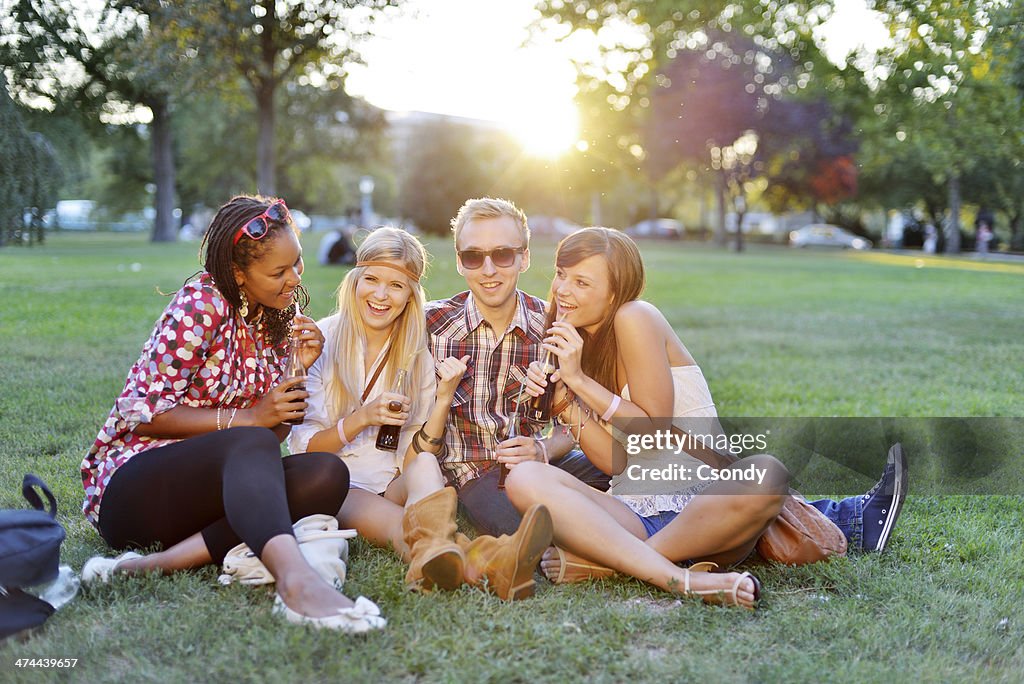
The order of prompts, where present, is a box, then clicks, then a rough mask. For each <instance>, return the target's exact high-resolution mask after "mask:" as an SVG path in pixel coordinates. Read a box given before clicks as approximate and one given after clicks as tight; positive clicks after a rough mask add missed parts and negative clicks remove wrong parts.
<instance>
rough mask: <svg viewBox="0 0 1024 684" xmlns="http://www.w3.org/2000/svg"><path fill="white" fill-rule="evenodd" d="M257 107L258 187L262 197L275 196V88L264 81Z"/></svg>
mask: <svg viewBox="0 0 1024 684" xmlns="http://www.w3.org/2000/svg"><path fill="white" fill-rule="evenodd" d="M256 106H257V108H258V110H259V112H258V116H259V122H260V129H259V140H258V142H257V145H256V149H257V153H258V155H259V162H258V163H259V167H258V169H257V174H256V187H257V189H258V190H259V192H260V194H262V195H270V196H273V195H274V194H275V193H276V192H277V179H276V177H275V175H274V171H275V169H274V166H275V160H274V86H273V84H272V83H270V82H267V81H264V82H263V83H261V84H260V88H259V90H258V91H257V92H256Z"/></svg>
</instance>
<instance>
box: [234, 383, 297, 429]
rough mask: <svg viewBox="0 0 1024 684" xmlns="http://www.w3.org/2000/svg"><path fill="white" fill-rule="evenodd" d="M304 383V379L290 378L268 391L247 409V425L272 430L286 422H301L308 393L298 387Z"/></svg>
mask: <svg viewBox="0 0 1024 684" xmlns="http://www.w3.org/2000/svg"><path fill="white" fill-rule="evenodd" d="M305 381H306V378H292V379H291V380H285V381H284V382H282V383H281V384H280V385H278V386H277V387H275V388H274V389H272V390H270V392H269V393H268V394H266V395H265V396H264V397H263V398H262V399H260V400H259V401H258V402H256V404H255V405H254V406H253V407H252V408H250V409H249V417H250V421H251V422H250V423H249V424H251V425H259V426H262V427H270V428H272V427H274V426H276V425H280V424H281V423H283V422H285V421H286V420H302V418H303V417H305V415H306V399H307V398H308V397H309V392H307V391H306V390H305V389H304V388H299V385H301V384H302V383H304V382H305Z"/></svg>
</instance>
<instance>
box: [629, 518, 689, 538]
mask: <svg viewBox="0 0 1024 684" xmlns="http://www.w3.org/2000/svg"><path fill="white" fill-rule="evenodd" d="M677 515H679V512H678V511H662V512H660V513H657V514H655V515H651V516H648V517H646V518H645V517H643V516H642V515H637V516H636V517H638V518H640V522H642V523H643V525H644V529H645V530H647V536H648V538H650V537H653V536H654V535H656V534H657V533H658V532H659V531H660V530H661V529H662V528H663V527H665V526H666V525H668V524H669V523H670V522H672V521H673V520H675V519H676V516H677Z"/></svg>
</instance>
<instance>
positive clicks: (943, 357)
mask: <svg viewBox="0 0 1024 684" xmlns="http://www.w3.org/2000/svg"><path fill="white" fill-rule="evenodd" d="M317 237H318V236H315V235H314V236H309V238H307V239H306V241H305V247H306V252H307V254H310V255H311V254H314V253H315V251H316V241H317ZM428 246H429V249H430V251H431V252H432V254H433V255H434V259H433V265H432V267H431V270H430V273H429V276H428V278H427V279H426V281H425V284H426V287H427V289H428V292H429V295H430V296H432V297H440V296H446V295H449V294H452V293H454V292H456V291H458V290H459V289H461V287H462V281H461V279H460V278H459V276H458V275H457V274H456V273H455V269H454V264H453V254H452V247H451V242H450V239H440V238H438V239H431V240H429V241H428ZM197 249H198V245H196V244H190V245H180V244H178V245H151V244H149V243H147V242H145V240H144V238H143V237H141V236H134V235H113V234H96V235H58V236H54V237H52V238H51V239H50V242H49V243H48V244H47V245H45V246H44V247H42V248H35V247H34V248H31V249H27V248H17V249H12V248H5V249H3V250H0V296H2V301H3V305H2V307H0V381H2V384H0V459H2V463H3V468H2V469H0V503H2V505H5V506H21V502H20V497H19V496H18V494H17V492H18V490H19V489H20V486H19V485H20V478H21V476H22V474H23V473H24V472H35V473H38V474H39V475H41V476H42V477H43V478H44V479H46V480H47V481H48V482H49V483H50V484H51V486H52V487H53V489H54V491H55V493H56V494H57V497H58V499H59V502H60V520H61V522H63V523H64V524H65V526H66V527H67V529H68V540H67V542H66V543H65V545H64V550H63V560H64V562H66V563H70V564H71V565H73V566H74V567H76V568H81V566H82V564H83V563H84V561H85V560H86V559H87V558H88V557H89V556H91V555H93V554H95V553H100V552H104V551H105V549H104V546H103V543H102V541H101V540H100V539H99V537H98V535H97V534H96V533H95V532H94V531H93V530H92V529H91V528H90V527H89V526H88V525H87V524H86V523H85V522H84V520H83V518H82V517H81V514H80V512H79V507H80V503H81V496H82V494H81V484H80V480H79V475H78V464H79V462H80V461H81V458H82V455H83V454H84V453H85V451H86V449H87V448H88V446H89V445H90V444H91V442H92V440H93V439H94V437H95V435H96V432H97V430H98V429H99V426H100V425H101V423H102V422H103V419H104V418H105V416H106V414H107V412H108V411H109V409H110V405H111V402H112V401H113V398H114V397H115V396H116V394H117V393H118V391H119V390H120V388H121V386H122V383H123V381H124V376H125V374H126V372H127V370H128V368H129V366H130V365H131V363H132V362H133V361H134V360H135V358H136V356H137V354H138V352H139V348H140V347H141V344H142V343H143V341H144V340H145V339H146V337H147V336H148V335H149V332H150V329H151V327H152V325H153V321H154V320H155V319H156V317H157V316H158V315H159V313H160V311H161V310H162V308H163V307H164V306H165V304H166V302H167V298H166V297H165V296H163V295H161V294H160V292H158V289H159V290H162V291H163V292H173V291H174V290H175V289H176V288H177V287H178V286H179V285H180V284H181V282H182V281H183V280H184V279H185V277H186V276H188V275H189V274H191V273H193V272H194V271H195V270H196V269H197V268H198V265H197V261H196V251H197ZM642 249H643V252H644V255H645V258H646V260H647V265H648V267H649V276H650V278H649V279H650V282H649V286H648V290H647V292H646V295H645V296H646V297H647V298H648V299H650V300H651V301H653V302H655V303H656V304H657V305H658V306H659V307H661V308H662V310H664V311H665V313H666V315H667V316H668V317H669V320H670V321H672V323H673V325H674V326H675V327H676V329H677V330H678V332H679V334H680V336H681V337H682V339H683V340H684V342H685V343H686V344H687V346H688V347H689V349H690V351H691V352H692V353H693V355H694V356H695V357H696V358H697V360H698V362H699V363H700V364H701V365H702V366H703V368H704V370H705V373H706V375H707V376H708V379H709V382H710V384H711V388H712V391H713V392H714V394H715V398H716V400H717V402H718V404H719V407H720V409H721V410H722V412H723V414H731V415H737V416H740V415H748V416H755V415H762V416H815V415H822V416H830V415H850V416H890V415H895V416H945V415H963V416H972V415H975V416H980V415H1001V416H1021V415H1024V396H1022V394H1021V392H1020V386H1021V373H1020V367H1021V364H1020V359H1021V358H1024V299H1022V298H1021V296H1020V292H1021V291H1022V287H1024V278H1022V277H1021V275H1020V274H1019V273H1017V272H1000V271H1001V270H1002V269H991V268H984V269H980V270H978V269H972V270H956V269H949V268H932V267H930V266H929V267H926V268H920V269H919V268H914V267H913V265H912V264H911V265H910V267H908V265H907V264H906V263H904V262H903V261H902V260H897V261H895V262H891V261H889V260H888V259H883V260H881V261H877V260H876V259H874V258H864V256H863V255H842V254H824V253H811V254H806V253H802V252H797V251H795V250H793V251H791V250H787V249H781V248H778V249H767V248H765V249H753V250H752V251H750V252H748V253H745V254H742V255H736V254H732V253H729V252H719V251H714V250H712V249H710V248H708V247H705V246H703V245H694V244H689V243H660V242H654V243H644V244H643V245H642ZM532 252H533V267H532V268H531V269H530V271H529V272H528V273H527V274H526V275H525V276H524V278H523V281H522V282H523V286H524V288H525V289H527V290H529V291H531V292H533V293H535V294H538V295H542V296H543V295H544V294H545V291H546V285H547V282H548V280H549V278H550V274H551V267H550V264H551V255H552V253H553V245H552V244H550V243H541V242H538V243H536V244H534V245H533V248H532ZM871 256H872V257H875V256H882V255H880V254H879V255H871ZM978 265H979V266H985V267H988V266H995V265H994V264H978ZM344 272H345V269H344V268H341V267H322V266H319V265H317V264H315V263H313V262H312V261H310V262H309V263H307V271H306V276H305V281H306V284H307V286H308V287H309V290H310V292H311V294H312V297H313V304H312V309H313V313H314V314H315V315H317V316H323V315H326V314H328V313H329V312H330V311H331V309H332V308H333V301H332V299H333V291H334V288H335V287H336V286H337V283H338V281H339V280H340V277H341V276H342V274H343V273H344ZM883 456H884V454H882V453H878V454H877V458H878V462H879V464H881V462H882V458H883ZM1022 516H1024V503H1022V499H1021V498H1020V497H948V496H947V497H928V498H925V497H915V496H913V494H912V496H911V498H910V500H909V501H908V503H907V505H906V508H905V513H904V516H903V518H902V519H901V522H900V525H899V527H898V528H897V531H896V535H895V538H894V541H893V544H892V548H891V550H890V552H889V553H886V554H884V555H880V556H879V555H873V556H867V557H854V558H848V559H840V560H838V561H836V562H833V563H830V564H828V565H825V566H820V567H809V568H800V569H796V570H786V569H780V568H760V569H758V570H757V572H758V575H759V576H760V577H761V579H762V580H763V581H764V584H765V587H766V601H765V605H764V607H763V609H762V610H761V611H759V612H758V613H755V614H748V613H745V612H742V611H729V610H720V609H711V608H706V607H704V606H701V605H698V604H694V603H691V602H688V601H687V602H678V601H676V600H675V599H673V598H671V597H669V596H667V595H666V594H664V593H662V592H660V591H657V590H654V589H651V588H649V587H647V586H646V585H642V584H640V583H638V582H634V581H626V580H611V581H607V582H603V583H600V584H594V585H590V586H576V587H553V586H551V585H548V584H547V583H546V582H543V581H541V582H540V583H539V584H540V588H539V591H538V595H537V596H536V597H535V598H533V599H530V600H528V601H525V602H522V603H519V604H513V605H505V604H502V603H501V602H499V601H497V600H495V599H493V598H491V597H487V596H484V595H482V594H480V593H478V592H474V591H469V590H464V591H460V592H457V593H455V594H451V595H430V596H418V595H411V594H407V593H406V592H405V591H404V590H403V588H402V576H403V574H404V569H403V568H402V566H401V564H400V563H399V561H397V560H396V559H394V558H393V557H392V556H391V555H390V554H388V553H385V552H383V551H378V550H375V549H371V548H369V547H367V546H366V545H365V544H363V543H360V542H357V543H356V544H355V545H354V548H353V554H352V564H351V572H350V580H349V583H348V585H347V586H346V591H347V593H349V594H350V595H357V594H365V595H366V596H368V597H370V598H372V599H374V600H375V601H377V602H378V603H379V604H380V605H381V606H382V608H383V610H384V612H385V614H386V615H387V617H388V619H389V626H388V629H387V630H386V631H384V632H383V633H380V634H374V635H370V636H368V637H358V638H352V637H344V636H339V635H336V634H332V633H315V632H312V631H308V630H305V629H301V628H294V627H290V626H286V625H284V624H283V623H282V622H280V621H279V620H277V619H275V618H274V617H272V616H271V615H270V602H271V601H270V595H269V594H267V593H266V592H265V591H262V590H253V589H246V588H241V587H232V588H222V587H219V586H218V585H217V584H216V581H215V576H216V572H215V571H214V569H212V568H211V569H206V570H203V571H200V572H194V573H186V574H182V575H179V576H176V577H173V578H142V579H132V580H126V581H122V582H117V583H115V584H114V585H112V586H110V587H106V588H100V589H96V590H90V591H86V592H83V593H82V595H80V596H79V597H78V598H77V599H76V600H75V601H74V602H72V603H71V604H70V605H69V606H68V607H67V608H66V609H64V610H62V611H60V612H59V613H58V614H57V615H55V616H54V617H53V618H52V619H51V620H50V622H49V623H48V625H47V627H46V629H45V630H44V631H43V632H41V633H40V634H39V635H38V636H35V637H33V638H31V639H30V640H28V641H27V642H25V643H20V642H14V643H6V644H4V645H3V646H0V672H2V673H3V674H2V676H0V679H2V680H3V681H37V680H38V679H39V678H40V676H41V673H40V672H38V671H29V670H18V669H16V668H15V667H14V660H15V659H16V658H19V657H33V656H35V657H77V658H79V662H78V665H77V667H76V669H75V670H74V671H71V672H67V673H65V676H68V677H69V678H70V679H72V680H75V681H90V682H91V681H126V680H130V681H160V682H164V681H182V682H184V681H330V682H338V681H359V682H377V681H394V680H403V681H405V680H424V681H572V680H577V679H583V678H587V679H589V680H595V681H626V680H633V681H658V682H669V681H719V680H725V681H780V680H787V681H817V680H820V679H822V678H823V677H827V678H829V679H833V680H838V681H853V680H856V681H891V680H893V679H897V680H905V679H911V678H913V679H919V680H922V681H950V680H962V681H982V680H984V681H1019V677H1020V672H1021V671H1024V650H1022V646H1021V644H1022V643H1024V631H1022V629H1024V627H1022V626H1024V611H1022V608H1021V603H1020V598H1021V596H1024V579H1022V578H1024V575H1022V574H1021V571H1020V568H1021V567H1022V564H1024V551H1022V549H1024V531H1022V527H1021V525H1020V520H1021V518H1022ZM44 676H45V675H44ZM50 676H51V677H52V676H53V674H52V673H50Z"/></svg>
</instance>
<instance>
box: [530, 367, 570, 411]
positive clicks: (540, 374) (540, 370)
mask: <svg viewBox="0 0 1024 684" xmlns="http://www.w3.org/2000/svg"><path fill="white" fill-rule="evenodd" d="M549 382H553V383H555V400H554V402H553V403H552V406H561V405H562V403H564V402H565V395H566V392H567V391H568V390H566V388H565V383H564V382H560V381H559V380H558V371H557V370H555V371H554V372H553V373H551V375H548V374H546V373H545V372H544V363H543V362H542V361H534V362H533V363H531V364H530V365H529V367H527V369H526V379H525V380H524V381H523V390H524V391H525V392H526V394H529V395H530V396H531V397H539V396H540V395H542V394H544V392H545V390H547V386H548V383H549Z"/></svg>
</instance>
